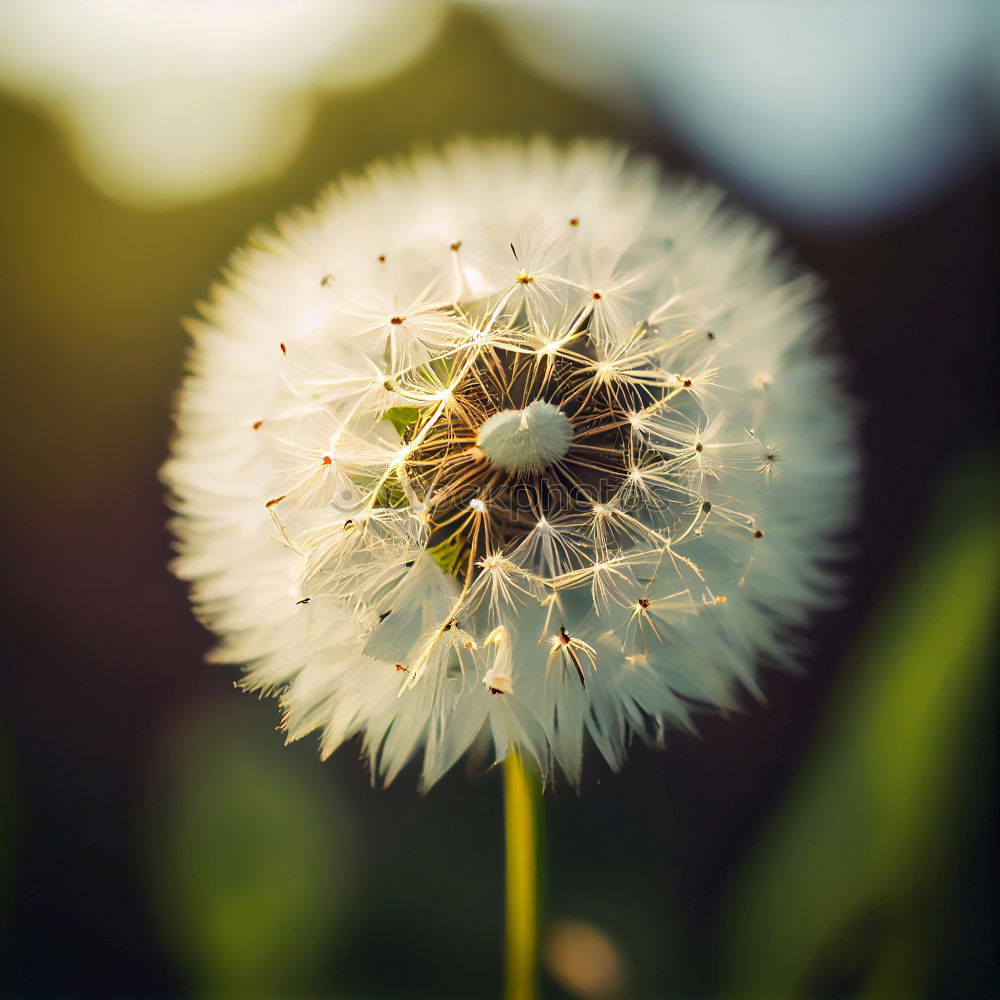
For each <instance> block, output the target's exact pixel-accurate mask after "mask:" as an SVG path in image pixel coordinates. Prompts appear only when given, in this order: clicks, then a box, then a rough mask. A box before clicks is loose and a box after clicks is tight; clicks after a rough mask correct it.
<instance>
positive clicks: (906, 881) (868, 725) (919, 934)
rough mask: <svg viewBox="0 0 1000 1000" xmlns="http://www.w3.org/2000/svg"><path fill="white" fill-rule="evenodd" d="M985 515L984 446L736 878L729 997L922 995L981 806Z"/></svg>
mask: <svg viewBox="0 0 1000 1000" xmlns="http://www.w3.org/2000/svg"><path fill="white" fill-rule="evenodd" d="M998 510H1000V492H998V489H997V468H996V462H995V457H994V456H992V455H991V456H986V457H982V458H980V459H979V460H978V461H976V460H969V459H966V460H965V462H964V464H963V465H962V466H960V468H959V469H958V470H957V472H956V474H955V475H954V476H953V477H952V479H951V480H950V481H949V482H948V484H947V487H946V488H945V490H944V491H943V493H942V496H941V497H939V499H938V501H937V504H936V505H935V507H934V508H933V509H932V511H931V514H930V516H929V518H928V519H927V521H926V523H925V525H924V529H923V532H922V534H921V536H920V538H919V540H918V542H917V545H916V549H915V551H914V553H913V555H911V557H910V559H909V562H908V565H907V567H906V568H905V569H904V570H903V572H902V573H901V574H900V576H899V578H898V581H897V583H896V585H895V587H894V588H893V590H892V591H891V592H890V593H889V594H888V595H887V596H886V597H885V598H884V599H883V604H884V607H883V608H882V611H881V614H880V615H879V616H878V617H877V619H876V620H875V623H874V626H870V627H869V628H868V630H867V632H866V634H865V636H864V638H863V641H862V643H861V646H860V649H859V651H858V652H857V653H856V654H855V655H854V656H853V657H851V661H850V665H849V672H848V673H847V674H846V675H845V677H844V678H843V684H842V685H841V688H840V690H839V691H837V692H835V693H834V696H833V699H832V702H833V703H832V704H831V705H830V707H829V709H828V710H827V711H826V712H824V721H823V727H822V731H821V733H820V736H819V740H818V742H817V745H816V746H815V748H814V749H813V750H812V751H811V753H810V754H809V755H808V756H807V757H806V759H805V760H804V762H803V764H802V766H801V769H800V774H799V777H798V779H797V781H796V784H795V785H794V787H793V789H792V793H791V796H790V797H789V799H788V801H787V802H786V803H785V804H784V806H783V807H782V808H781V809H780V810H779V811H778V812H777V814H776V815H775V816H774V818H773V819H772V821H771V822H770V823H769V824H768V826H767V829H766V831H765V834H764V838H763V840H762V842H761V844H760V845H759V847H758V848H757V850H756V851H755V852H754V854H752V855H751V858H750V863H749V869H748V871H747V872H746V873H745V876H744V878H743V879H741V880H739V881H738V882H736V883H735V885H734V887H733V888H734V894H733V896H732V898H731V900H730V919H731V923H732V929H731V931H730V935H731V938H730V942H729V959H728V973H729V982H730V984H731V989H732V993H731V995H734V996H747V997H755V996H760V995H762V994H766V995H773V996H782V997H795V996H803V997H813V996H834V995H836V996H842V995H843V996H846V995H854V994H855V993H861V992H863V993H864V994H865V995H869V996H877V997H878V996H918V995H923V994H924V992H925V991H926V988H927V983H928V980H930V979H931V978H932V977H933V970H934V968H935V966H936V964H937V963H938V962H939V961H940V960H941V953H940V952H941V939H940V932H939V920H940V911H939V907H940V906H941V903H940V900H941V899H942V898H947V896H948V893H947V888H948V884H949V882H950V881H951V880H953V879H954V878H955V874H956V869H957V868H958V867H959V865H960V863H961V861H962V855H963V853H964V852H965V851H966V850H967V849H968V847H969V842H970V837H969V834H968V832H967V829H966V827H967V824H969V821H970V820H971V819H973V818H974V817H975V814H976V812H977V811H979V810H981V809H982V808H983V805H984V802H983V798H982V792H981V790H980V789H979V788H977V787H971V788H970V787H968V786H967V785H966V784H965V783H964V781H963V777H964V776H965V775H966V774H969V773H974V774H977V775H978V776H979V777H984V776H985V775H984V769H985V770H988V769H990V767H991V759H990V757H989V756H988V755H987V757H986V758H985V759H984V757H983V753H982V751H983V746H982V741H983V734H984V732H988V731H990V729H991V728H992V724H993V719H992V716H991V715H988V714H987V713H988V709H987V708H986V706H987V705H991V704H992V702H993V697H994V695H995V690H996V688H995V680H994V677H993V661H992V658H991V656H990V653H991V651H992V649H993V646H992V644H993V642H994V640H995V638H996V636H995V621H996V620H995V614H996V608H997V605H998V597H1000V519H998V516H997V512H998ZM943 528H944V529H946V530H942V529H943ZM983 985H984V986H985V985H986V984H983Z"/></svg>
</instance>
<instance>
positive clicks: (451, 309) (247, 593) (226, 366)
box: [163, 139, 856, 784]
mask: <svg viewBox="0 0 1000 1000" xmlns="http://www.w3.org/2000/svg"><path fill="white" fill-rule="evenodd" d="M329 275H336V280H335V281H334V280H329V281H328V280H326V279H327V276H329ZM320 296H322V298H321V299H320ZM822 317H823V312H822V308H821V306H820V304H819V303H818V302H817V299H816V286H815V282H814V281H813V280H812V279H811V278H810V277H809V276H808V275H804V274H802V273H801V272H800V271H798V270H796V269H795V268H794V267H793V266H791V265H790V264H788V263H787V262H786V261H784V260H782V259H781V258H778V257H775V256H774V252H773V240H772V238H771V237H770V236H769V234H767V233H766V231H765V230H763V229H762V228H761V227H760V225H759V224H757V223H756V222H754V221H752V220H750V219H748V218H746V217H745V216H743V215H740V214H739V213H736V212H734V211H732V210H730V209H728V208H726V207H725V206H724V205H723V204H722V199H721V196H720V195H719V194H718V192H716V191H715V190H714V189H711V188H708V187H705V186H701V185H697V184H694V183H691V182H678V181H673V180H667V179H664V178H663V177H661V175H660V174H659V173H658V171H657V170H656V168H655V167H654V166H653V165H651V164H650V163H648V162H646V161H643V160H641V159H633V158H631V157H630V156H629V155H628V154H627V153H626V152H625V151H624V150H622V149H620V148H618V147H615V146H613V145H608V144H602V143H593V142H590V143H580V144H577V145H575V146H571V147H569V148H559V147H557V146H555V145H554V144H552V143H550V142H548V141H547V140H543V139H539V140H535V141H532V142H530V143H517V142H496V143H476V142H471V141H470V142H461V143H457V144H455V145H453V146H450V147H449V148H447V149H446V150H445V151H444V153H443V154H440V155H432V154H424V155H421V156H419V157H416V158H414V159H412V160H410V161H406V162H400V163H397V164H393V165H386V164H379V165H376V166H374V167H372V168H371V170H370V171H369V172H368V173H367V174H366V175H365V176H363V177H360V178H353V179H347V180H344V181H341V182H340V183H339V184H338V185H336V186H334V187H333V188H331V189H330V190H329V191H328V192H327V193H326V194H325V195H324V196H323V197H322V198H321V199H320V200H319V202H318V204H317V206H316V207H315V209H314V210H313V211H312V212H311V213H299V214H296V215H295V216H292V217H289V218H287V219H284V220H282V222H281V223H280V226H279V229H278V231H277V232H276V233H274V234H273V235H271V236H268V237H263V238H258V239H257V240H256V242H255V243H254V245H253V246H252V247H251V248H249V249H247V250H243V251H241V252H239V253H238V254H237V255H236V257H235V258H234V260H233V262H232V265H231V274H230V278H229V283H228V285H226V286H225V287H220V288H219V289H218V290H217V291H216V294H215V300H214V302H213V303H212V305H211V306H210V307H207V308H206V318H205V320H204V321H199V322H198V323H197V324H193V325H192V331H193V334H194V340H195V345H194V351H193V354H192V363H191V373H190V374H189V376H188V377H187V379H186V381H185V383H184V387H183V390H182V394H181V398H180V405H179V410H178V414H177V425H178V433H177V435H176V438H175V441H174V445H173V453H172V457H171V458H170V460H169V461H168V463H167V464H166V466H165V467H164V470H163V478H164V481H165V482H166V484H167V485H168V487H169V489H170V491H171V499H172V503H173V505H174V507H175V509H176V512H177V513H176V517H175V518H174V521H173V529H174V532H175V534H176V537H177V547H178V557H177V559H176V562H175V564H174V565H175V569H176V572H177V573H178V575H180V576H181V577H182V578H183V579H185V580H188V581H189V582H190V583H191V587H192V598H193V600H194V603H195V605H196V607H197V610H198V613H199V615H200V616H201V618H202V620H203V621H205V622H206V624H208V626H209V627H210V628H212V629H213V630H214V631H215V632H216V633H217V634H218V635H219V637H220V646H219V648H218V650H217V652H216V654H215V658H216V659H220V660H225V661H229V662H234V663H239V664H242V665H243V666H244V667H245V669H246V677H245V681H244V685H245V686H246V687H248V688H250V689H254V690H260V691H263V692H267V693H274V694H276V695H278V697H279V698H280V700H281V703H282V706H283V712H284V714H283V725H284V727H285V728H286V730H287V732H288V736H289V738H290V739H297V738H299V737H301V736H304V735H306V734H307V733H312V732H319V734H320V746H321V752H322V754H323V755H324V756H325V755H327V754H329V753H331V752H332V751H333V750H334V749H335V748H336V747H337V746H339V745H340V744H341V743H343V742H344V741H345V740H347V739H350V738H352V737H354V736H360V738H361V740H362V743H363V747H364V749H365V751H366V753H367V755H368V757H369V760H370V762H371V767H372V773H373V777H380V778H381V779H382V780H384V781H391V780H392V779H393V778H394V777H395V776H396V775H397V774H398V773H399V771H400V770H401V769H402V768H403V767H404V766H405V765H406V763H407V762H408V761H409V760H411V759H413V758H415V757H422V761H423V781H424V783H425V784H431V783H433V782H434V781H435V780H437V778H438V777H440V775H441V774H443V773H444V771H446V770H447V769H448V768H449V767H450V766H451V765H452V764H454V763H455V761H456V760H458V758H459V757H461V756H462V754H463V753H464V752H465V751H466V750H467V749H468V748H469V747H470V746H471V745H472V744H473V743H475V742H477V741H485V742H490V743H492V745H493V748H494V753H495V756H496V757H497V759H499V758H501V757H503V756H504V755H505V754H506V753H507V752H508V750H509V749H510V748H511V747H517V748H519V749H520V750H521V751H522V752H523V753H525V754H528V755H529V756H532V757H533V758H534V759H535V760H536V761H537V762H538V764H539V766H540V767H541V768H542V769H545V768H547V767H548V762H549V761H550V759H553V758H554V759H555V761H557V762H558V764H559V766H560V767H561V769H562V770H563V771H564V772H565V774H567V775H568V776H569V777H570V779H571V780H574V781H575V780H577V779H578V777H579V774H580V768H581V755H582V747H583V745H584V743H585V742H586V740H585V737H586V736H587V735H589V737H590V738H591V739H592V741H593V743H594V745H595V746H597V747H598V748H599V750H600V752H601V753H602V754H603V755H604V756H605V757H606V758H607V760H608V761H609V762H610V763H611V764H612V766H616V767H617V766H618V765H620V764H621V763H622V760H623V758H624V752H625V746H626V744H627V741H628V739H629V737H630V734H632V733H635V734H637V735H639V736H640V737H641V738H643V739H653V740H655V741H659V740H660V739H662V734H663V732H664V730H665V729H666V728H667V726H668V725H669V724H673V725H676V726H679V727H684V728H690V726H691V721H690V716H691V713H692V710H693V709H695V708H696V707H697V708H699V709H705V708H712V707H716V708H720V709H723V710H726V709H730V708H732V707H733V706H734V705H735V704H736V703H737V700H738V698H739V696H740V691H741V690H748V691H751V692H754V693H756V692H757V691H758V688H757V683H756V674H757V663H758V660H761V661H767V662H771V663H776V664H787V663H789V662H791V661H792V659H793V656H794V648H795V647H794V636H793V635H792V633H791V631H790V629H791V628H792V627H794V626H798V625H800V624H801V622H802V621H803V618H804V616H805V614H806V612H807V611H808V610H809V609H810V608H811V607H813V606H816V605H818V604H820V603H822V602H823V601H824V600H825V599H827V596H828V594H829V592H830V589H831V585H832V581H831V578H830V571H829V569H828V568H827V567H828V565H829V562H830V560H831V557H833V556H835V555H836V552H837V544H838V538H839V537H840V536H841V535H842V533H843V531H844V530H845V528H846V527H847V526H848V524H849V521H850V516H851V507H852V496H853V492H854V482H855V478H856V472H855V468H856V452H855V446H854V434H853V420H852V416H851V406H850V404H849V402H848V401H847V400H846V398H845V396H844V394H843V392H842V390H841V389H840V388H839V386H838V381H837V375H836V368H835V365H834V363H833V362H832V361H831V359H830V358H829V356H827V355H826V354H824V353H823V352H822V350H821V349H820V346H819V337H820V334H821V331H822ZM276 345H277V346H278V347H280V350H279V349H276ZM762 373H766V375H765V374H762ZM764 390H766V391H764ZM251 428H252V429H253V430H256V431H257V432H258V433H252V432H251V430H250V429H251ZM764 529H767V530H766V531H765V530H764ZM772 529H773V530H772ZM650 720H655V725H651V724H650Z"/></svg>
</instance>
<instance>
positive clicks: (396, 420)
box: [382, 406, 420, 439]
mask: <svg viewBox="0 0 1000 1000" xmlns="http://www.w3.org/2000/svg"><path fill="white" fill-rule="evenodd" d="M382 417H383V418H384V419H385V420H388V421H389V423H391V424H392V426H393V427H395V428H396V430H397V431H398V432H399V436H400V437H401V438H404V439H405V438H406V432H407V430H408V429H409V428H410V427H412V426H413V425H414V424H415V423H416V422H417V421H418V420H419V419H420V410H418V409H417V408H416V407H415V406H390V407H389V409H388V410H386V411H385V413H383V414H382Z"/></svg>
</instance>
